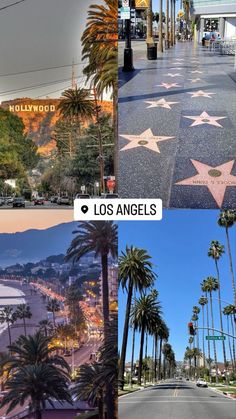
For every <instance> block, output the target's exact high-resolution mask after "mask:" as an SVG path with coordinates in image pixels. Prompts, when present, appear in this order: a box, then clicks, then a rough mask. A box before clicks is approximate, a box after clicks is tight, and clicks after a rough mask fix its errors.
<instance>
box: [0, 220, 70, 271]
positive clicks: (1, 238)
mask: <svg viewBox="0 0 236 419" xmlns="http://www.w3.org/2000/svg"><path fill="white" fill-rule="evenodd" d="M77 228H78V223H77V222H70V223H62V224H58V225H56V226H53V227H50V228H48V229H46V230H35V229H31V230H26V231H24V232H20V233H10V234H8V233H3V234H0V267H1V268H5V267H6V266H9V265H14V264H16V263H20V264H24V263H27V262H37V261H39V260H41V259H45V258H47V257H48V256H49V255H56V254H60V253H63V254H65V253H66V251H67V249H68V247H69V245H70V243H71V241H72V239H73V238H74V234H72V232H73V231H74V230H77Z"/></svg>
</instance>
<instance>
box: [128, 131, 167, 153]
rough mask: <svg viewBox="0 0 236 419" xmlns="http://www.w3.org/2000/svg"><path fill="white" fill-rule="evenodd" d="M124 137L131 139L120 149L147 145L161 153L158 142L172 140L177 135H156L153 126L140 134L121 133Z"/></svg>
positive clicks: (146, 146)
mask: <svg viewBox="0 0 236 419" xmlns="http://www.w3.org/2000/svg"><path fill="white" fill-rule="evenodd" d="M120 136H121V137H122V138H125V139H126V140H129V141H130V143H129V144H127V145H126V146H124V147H123V148H121V150H120V151H126V150H131V149H132V148H137V147H145V148H149V150H152V151H155V152H156V153H160V149H159V147H158V145H157V143H159V142H161V141H166V140H171V139H174V138H175V137H164V136H155V135H153V132H152V130H151V128H148V129H147V130H146V131H144V132H142V134H140V135H129V134H120Z"/></svg>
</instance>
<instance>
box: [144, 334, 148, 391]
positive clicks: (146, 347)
mask: <svg viewBox="0 0 236 419" xmlns="http://www.w3.org/2000/svg"><path fill="white" fill-rule="evenodd" d="M147 350H148V332H146V343H145V360H146V362H147ZM144 385H146V373H145V374H144Z"/></svg>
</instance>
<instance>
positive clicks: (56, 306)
mask: <svg viewBox="0 0 236 419" xmlns="http://www.w3.org/2000/svg"><path fill="white" fill-rule="evenodd" d="M47 310H48V311H50V312H51V313H52V318H53V326H54V327H56V317H55V313H57V312H58V311H60V303H59V302H58V301H57V299H56V298H52V299H51V300H49V302H48V304H47Z"/></svg>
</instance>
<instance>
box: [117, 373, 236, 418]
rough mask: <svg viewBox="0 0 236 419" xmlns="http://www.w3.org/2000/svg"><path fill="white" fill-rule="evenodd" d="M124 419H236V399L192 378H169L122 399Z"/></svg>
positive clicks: (120, 405)
mask: <svg viewBox="0 0 236 419" xmlns="http://www.w3.org/2000/svg"><path fill="white" fill-rule="evenodd" d="M119 417H120V418H122V419H143V418H145V419H223V418H225V419H234V418H235V417H236V401H234V400H231V399H228V398H226V397H224V396H223V395H220V394H218V393H215V392H213V391H211V390H209V389H207V388H198V387H196V385H195V384H193V383H192V382H189V381H177V380H167V381H165V382H163V383H161V384H159V385H157V386H154V387H151V388H147V389H145V390H142V391H138V392H134V393H131V394H129V395H127V396H123V397H121V398H120V399H119Z"/></svg>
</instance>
